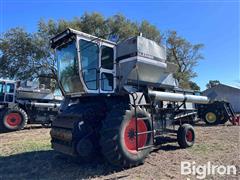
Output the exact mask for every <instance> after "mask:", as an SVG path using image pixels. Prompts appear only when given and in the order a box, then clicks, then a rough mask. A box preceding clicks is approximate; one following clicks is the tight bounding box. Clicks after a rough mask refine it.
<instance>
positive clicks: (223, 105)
mask: <svg viewBox="0 0 240 180" xmlns="http://www.w3.org/2000/svg"><path fill="white" fill-rule="evenodd" d="M196 108H197V110H198V117H199V118H200V119H202V120H203V121H204V122H205V123H206V124H207V125H218V124H225V123H226V122H227V121H230V122H231V123H232V124H233V125H237V124H238V123H239V118H238V117H237V115H236V114H235V112H234V111H233V108H232V106H231V104H230V103H229V102H226V101H212V102H209V103H208V104H196Z"/></svg>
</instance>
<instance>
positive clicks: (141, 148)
mask: <svg viewBox="0 0 240 180" xmlns="http://www.w3.org/2000/svg"><path fill="white" fill-rule="evenodd" d="M151 147H154V145H149V146H143V147H140V148H138V151H140V150H143V149H147V148H151Z"/></svg>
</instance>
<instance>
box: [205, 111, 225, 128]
mask: <svg viewBox="0 0 240 180" xmlns="http://www.w3.org/2000/svg"><path fill="white" fill-rule="evenodd" d="M203 120H204V122H205V123H206V124H207V125H217V124H220V122H221V118H220V117H219V116H218V114H217V113H216V112H214V111H209V112H206V113H205V114H204V118H203Z"/></svg>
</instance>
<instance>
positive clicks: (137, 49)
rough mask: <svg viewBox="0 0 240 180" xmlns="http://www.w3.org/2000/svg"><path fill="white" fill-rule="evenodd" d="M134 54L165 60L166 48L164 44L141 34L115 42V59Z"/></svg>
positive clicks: (125, 57)
mask: <svg viewBox="0 0 240 180" xmlns="http://www.w3.org/2000/svg"><path fill="white" fill-rule="evenodd" d="M134 56H142V57H145V58H149V59H153V60H157V61H161V62H165V61H166V49H165V47H164V46H161V45H159V44H157V43H156V42H154V41H152V40H150V39H147V38H145V37H142V36H136V37H132V38H129V39H126V40H124V41H122V42H120V43H118V44H117V60H118V61H120V60H122V59H127V58H130V57H134Z"/></svg>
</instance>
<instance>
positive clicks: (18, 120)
mask: <svg viewBox="0 0 240 180" xmlns="http://www.w3.org/2000/svg"><path fill="white" fill-rule="evenodd" d="M1 119H2V121H1V127H2V130H3V131H4V132H10V131H17V130H21V129H23V128H24V127H25V125H26V124H27V121H28V116H27V113H26V112H25V111H24V110H23V109H21V108H19V107H13V108H9V109H7V110H5V111H4V112H3V113H2V116H1Z"/></svg>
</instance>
